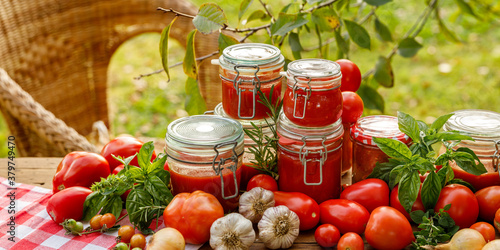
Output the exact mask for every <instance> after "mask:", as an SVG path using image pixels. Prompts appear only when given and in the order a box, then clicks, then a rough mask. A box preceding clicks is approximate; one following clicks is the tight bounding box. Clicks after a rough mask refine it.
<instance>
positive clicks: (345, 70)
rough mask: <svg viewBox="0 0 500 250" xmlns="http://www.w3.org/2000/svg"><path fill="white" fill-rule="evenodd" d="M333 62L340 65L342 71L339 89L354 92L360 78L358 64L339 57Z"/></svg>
mask: <svg viewBox="0 0 500 250" xmlns="http://www.w3.org/2000/svg"><path fill="white" fill-rule="evenodd" d="M335 62H336V63H338V64H339V65H340V71H341V72H342V84H341V85H340V90H341V91H353V92H356V91H357V90H358V89H359V85H361V79H362V78H361V71H359V68H358V66H357V65H356V64H354V63H353V62H351V61H349V60H347V59H339V60H337V61H335Z"/></svg>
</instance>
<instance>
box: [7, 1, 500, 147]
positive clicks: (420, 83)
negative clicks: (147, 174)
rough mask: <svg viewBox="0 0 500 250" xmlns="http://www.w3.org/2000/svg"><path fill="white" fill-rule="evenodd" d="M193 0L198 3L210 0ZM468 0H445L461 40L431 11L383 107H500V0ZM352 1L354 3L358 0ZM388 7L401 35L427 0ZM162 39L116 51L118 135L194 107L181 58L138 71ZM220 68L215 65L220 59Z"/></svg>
mask: <svg viewBox="0 0 500 250" xmlns="http://www.w3.org/2000/svg"><path fill="white" fill-rule="evenodd" d="M191 1H192V2H193V3H194V4H196V5H197V6H200V5H201V4H203V3H204V2H206V1H203V0H191ZM262 1H264V2H268V3H269V4H270V10H271V11H272V12H275V13H276V14H277V13H278V12H279V10H280V9H281V8H282V7H283V6H284V5H285V4H286V3H289V2H290V0H288V1H285V0H280V1H276V0H273V1H271V0H262ZM463 1H464V0H457V1H454V0H441V1H440V5H441V6H442V7H441V9H440V13H441V18H442V19H443V21H444V22H445V24H446V26H447V27H448V28H449V29H450V30H452V31H453V32H454V33H455V34H456V37H457V38H458V39H459V40H460V41H461V42H459V43H456V42H451V41H450V40H448V39H446V37H445V34H443V33H442V32H441V31H440V29H439V23H438V22H437V21H436V20H433V19H429V20H428V21H427V23H426V25H425V26H424V28H423V30H422V31H421V32H420V34H419V35H418V36H417V37H416V40H417V41H418V42H419V43H421V44H422V45H423V48H422V49H421V50H420V51H419V52H418V54H417V55H416V56H414V57H412V58H409V59H408V58H402V57H401V56H398V55H396V56H394V57H393V59H392V67H393V70H394V75H395V76H394V77H395V84H394V87H392V88H384V87H379V88H378V91H379V93H380V94H381V95H382V97H383V99H384V101H385V107H384V113H385V114H388V115H396V112H397V111H398V110H400V111H404V112H406V113H409V114H411V115H412V116H414V117H416V118H417V119H420V120H423V121H425V122H427V123H430V122H432V121H433V120H434V119H435V118H436V117H438V116H440V115H443V114H446V113H450V112H453V111H455V110H460V109H486V110H492V111H495V112H500V70H499V65H500V42H499V41H500V21H499V19H500V18H498V17H500V3H495V1H494V0H480V1H478V0H476V1H472V0H470V1H466V2H468V3H469V4H470V5H471V6H474V8H480V7H481V5H478V3H479V4H483V6H490V7H491V6H492V7H491V8H490V9H489V10H488V11H489V12H490V13H494V14H493V15H496V17H497V18H496V19H495V18H493V19H491V18H482V17H481V16H476V17H474V16H473V15H470V14H466V13H464V11H463V9H461V8H460V7H459V4H457V3H458V2H463ZM213 2H215V3H217V4H218V5H219V6H220V7H221V8H222V9H223V10H224V12H225V14H226V16H227V18H228V22H229V25H230V26H232V27H244V26H243V25H242V24H241V23H240V24H238V10H239V7H240V1H234V0H214V1H213ZM351 3H352V4H356V1H351ZM492 3H493V4H492ZM259 4H260V3H259V1H253V3H252V5H251V6H250V9H252V8H253V9H257V8H258V7H259ZM160 7H162V6H160ZM382 7H383V8H382ZM382 7H381V8H379V9H378V10H377V16H378V18H379V19H380V20H382V21H383V22H384V23H385V24H386V25H387V26H388V27H389V28H390V30H391V31H392V35H393V37H394V38H398V37H402V36H403V34H404V33H405V32H406V31H407V30H408V29H409V28H411V26H412V25H414V22H415V20H417V19H418V18H419V15H420V14H421V12H422V11H423V9H424V8H425V4H422V1H421V0H418V1H417V0H409V1H392V2H389V3H387V4H385V5H384V6H382ZM247 13H251V11H248V12H247ZM495 13H496V14H495ZM247 16H248V15H247ZM243 19H245V17H243ZM167 25H168V24H165V26H167ZM174 25H175V24H174ZM364 27H365V28H366V29H367V30H368V32H370V34H372V33H373V25H371V24H367V25H364ZM307 39H308V38H307V37H301V42H302V43H303V45H304V44H306V45H307V44H308V41H307ZM159 41H160V34H156V33H154V34H153V33H152V34H144V35H141V36H138V37H135V38H133V39H132V40H130V41H128V42H127V43H125V44H123V45H122V46H121V47H120V48H119V49H118V50H117V51H116V53H115V55H114V56H113V58H112V61H111V64H110V68H109V70H108V83H109V88H108V105H109V111H110V112H109V115H110V121H111V127H110V131H111V136H112V137H114V136H116V135H119V134H130V135H133V136H146V137H164V136H165V132H166V127H167V125H168V123H169V122H171V121H173V120H175V119H177V118H179V117H182V116H187V115H188V114H187V112H186V111H185V110H184V102H185V96H186V94H185V90H184V84H185V82H186V76H185V74H184V73H183V70H182V66H179V67H174V68H172V69H171V72H170V75H171V81H170V82H167V76H166V74H165V73H160V74H155V75H152V76H149V77H143V78H141V79H139V80H136V79H134V78H135V77H137V76H139V75H140V74H145V73H150V72H152V71H155V70H158V69H161V68H162V66H161V58H160V53H159V50H158V44H159ZM251 41H253V42H263V41H264V40H262V41H260V40H258V39H253V40H250V41H247V42H251ZM395 42H397V41H395ZM395 42H388V43H382V42H380V41H379V40H378V39H377V38H376V37H375V36H372V37H371V50H367V49H363V48H360V47H357V46H356V45H354V44H352V43H351V45H350V46H351V52H350V57H349V59H350V60H351V61H353V62H354V63H356V64H357V65H358V66H359V68H360V70H361V72H362V74H363V73H365V72H366V71H368V70H370V69H371V68H373V66H374V62H375V61H376V60H377V58H378V56H379V55H380V52H381V51H382V52H383V54H387V53H389V52H390V51H391V49H392V48H393V46H394V44H395ZM330 50H331V51H332V52H331V53H328V55H327V56H326V59H330V60H337V59H339V58H336V56H335V55H336V53H335V47H334V46H331V48H330ZM169 51H170V58H169V63H170V65H172V64H174V63H177V62H181V61H182V60H183V57H184V53H185V50H184V49H183V47H182V46H181V45H180V44H178V43H177V42H176V41H175V40H173V39H171V40H170V42H169ZM374 51H378V52H377V53H374ZM283 53H285V54H288V55H291V51H287V50H284V51H283ZM197 56H202V55H197ZM302 57H303V58H313V57H318V52H317V51H311V52H305V53H302ZM290 58H291V56H290ZM214 70H217V67H216V66H214ZM213 84H220V82H214V83H213ZM378 113H380V111H377V110H365V113H364V115H369V114H378ZM8 136H9V131H8V129H7V127H6V125H5V122H4V121H3V118H0V143H1V144H2V145H5V146H3V147H1V148H0V149H1V151H0V157H6V152H7V146H6V145H7V143H6V141H7V140H6V139H7V137H8Z"/></svg>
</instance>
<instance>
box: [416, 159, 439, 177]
mask: <svg viewBox="0 0 500 250" xmlns="http://www.w3.org/2000/svg"><path fill="white" fill-rule="evenodd" d="M415 156H417V159H416V160H413V162H414V164H415V169H416V170H418V171H419V172H420V173H426V172H429V171H431V172H432V171H435V170H436V168H435V167H434V164H432V162H430V161H429V160H428V159H426V158H422V157H420V156H418V155H415Z"/></svg>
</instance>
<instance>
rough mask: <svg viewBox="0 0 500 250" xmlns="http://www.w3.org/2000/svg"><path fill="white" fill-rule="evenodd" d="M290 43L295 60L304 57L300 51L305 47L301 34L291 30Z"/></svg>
mask: <svg viewBox="0 0 500 250" xmlns="http://www.w3.org/2000/svg"><path fill="white" fill-rule="evenodd" d="M288 44H290V49H291V50H292V54H293V58H295V60H298V59H300V58H302V57H301V56H300V52H301V51H302V50H303V49H302V45H301V44H300V40H299V34H297V33H294V32H291V33H290V35H288Z"/></svg>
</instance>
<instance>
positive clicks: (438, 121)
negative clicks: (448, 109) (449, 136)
mask: <svg viewBox="0 0 500 250" xmlns="http://www.w3.org/2000/svg"><path fill="white" fill-rule="evenodd" d="M452 116H453V113H450V114H446V115H442V116H440V117H438V118H437V119H436V120H435V121H434V122H433V123H432V124H431V129H434V130H435V131H439V130H440V129H441V128H442V127H443V125H444V124H445V123H446V121H448V119H450V117H452Z"/></svg>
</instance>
